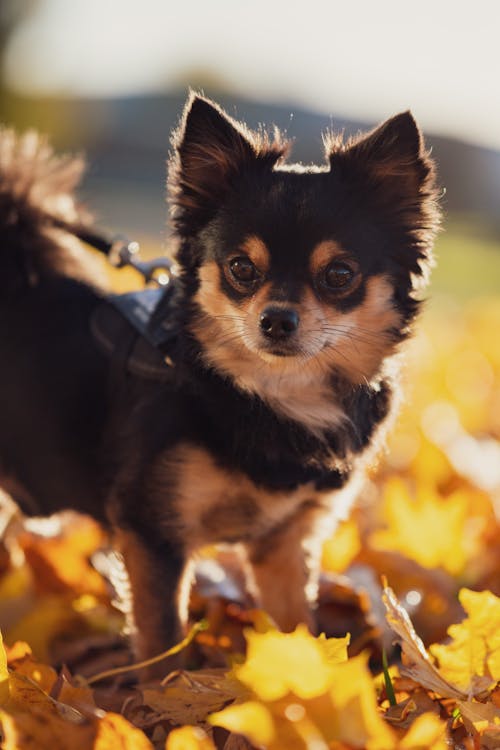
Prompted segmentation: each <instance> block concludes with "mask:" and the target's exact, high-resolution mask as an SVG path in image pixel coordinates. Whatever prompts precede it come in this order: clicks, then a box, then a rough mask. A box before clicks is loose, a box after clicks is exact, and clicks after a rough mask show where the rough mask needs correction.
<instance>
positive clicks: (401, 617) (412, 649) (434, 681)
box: [383, 586, 467, 700]
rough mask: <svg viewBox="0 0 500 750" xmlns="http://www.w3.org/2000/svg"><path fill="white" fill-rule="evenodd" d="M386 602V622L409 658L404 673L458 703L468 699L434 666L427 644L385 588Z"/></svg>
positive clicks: (395, 599)
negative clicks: (455, 699) (456, 700)
mask: <svg viewBox="0 0 500 750" xmlns="http://www.w3.org/2000/svg"><path fill="white" fill-rule="evenodd" d="M383 602H384V604H385V607H386V610H387V614H386V618H387V622H388V623H389V626H390V627H391V628H392V630H394V632H395V633H396V634H397V635H398V636H399V638H398V640H399V643H400V644H401V649H402V651H403V654H404V656H405V657H406V662H405V663H404V665H403V666H402V667H401V673H402V674H403V675H406V676H408V677H410V678H411V679H412V680H415V682H418V683H419V685H422V686H423V687H425V688H427V689H428V690H432V691H434V692H435V693H437V694H438V695H441V696H443V697H446V698H457V699H459V700H463V699H466V698H467V695H466V694H465V693H464V692H463V691H462V690H460V688H459V687H457V686H456V685H453V684H452V683H451V682H448V680H446V679H445V678H444V677H443V675H441V674H440V672H439V670H438V669H437V667H436V666H435V665H434V664H433V663H432V661H431V658H430V656H429V654H428V653H427V651H426V649H425V646H424V644H423V643H422V641H421V639H420V638H419V637H418V635H417V634H416V632H415V629H414V627H413V625H412V622H411V620H410V618H409V616H408V613H407V612H406V610H405V609H404V608H403V607H402V606H401V604H400V603H399V602H398V600H397V598H396V595H395V594H394V592H393V590H392V589H391V588H389V587H388V586H386V587H385V588H384V593H383Z"/></svg>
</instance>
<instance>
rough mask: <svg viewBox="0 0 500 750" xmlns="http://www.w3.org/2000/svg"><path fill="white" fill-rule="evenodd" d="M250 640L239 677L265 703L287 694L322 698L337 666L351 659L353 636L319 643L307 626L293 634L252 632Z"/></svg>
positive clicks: (249, 633)
mask: <svg viewBox="0 0 500 750" xmlns="http://www.w3.org/2000/svg"><path fill="white" fill-rule="evenodd" d="M246 637H247V642H248V651H247V658H246V661H245V663H244V664H242V665H241V666H240V667H235V675H236V677H237V678H238V680H240V681H241V682H243V683H244V684H245V685H246V686H247V687H249V688H251V689H252V690H253V691H254V693H255V694H256V695H258V696H259V698H261V699H263V700H276V699H278V698H282V697H283V696H285V695H286V694H287V693H294V694H295V695H297V696H298V697H300V698H310V697H312V696H315V695H321V694H323V693H324V692H325V691H326V690H327V689H328V687H329V686H330V684H331V682H332V679H333V675H334V671H333V666H334V664H335V663H336V662H338V661H344V660H346V659H347V646H348V643H349V636H346V637H345V638H337V639H328V640H326V641H325V640H322V641H318V640H317V639H316V638H314V637H313V636H312V635H311V634H310V633H309V631H308V630H307V628H306V627H305V626H304V625H299V626H298V627H297V628H296V630H295V631H294V632H293V633H280V632H279V631H278V630H270V631H268V632H267V633H256V632H253V631H251V630H249V631H248V632H247V634H246ZM332 641H336V644H335V645H336V647H335V648H334V647H333V645H332V643H331V642H332Z"/></svg>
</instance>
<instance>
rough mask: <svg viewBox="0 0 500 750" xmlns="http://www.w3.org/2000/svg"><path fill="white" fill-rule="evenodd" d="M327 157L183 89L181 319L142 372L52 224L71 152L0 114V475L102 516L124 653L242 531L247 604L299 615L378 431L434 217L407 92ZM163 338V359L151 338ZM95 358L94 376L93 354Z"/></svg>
mask: <svg viewBox="0 0 500 750" xmlns="http://www.w3.org/2000/svg"><path fill="white" fill-rule="evenodd" d="M324 143H325V157H326V159H325V164H324V165H322V166H303V165H299V164H290V163H288V162H287V156H288V153H289V150H290V144H289V143H288V142H286V141H285V140H284V139H283V138H282V137H281V135H280V134H279V133H278V132H277V131H276V132H275V133H274V135H273V136H272V137H270V136H267V135H266V134H265V133H263V132H260V133H255V132H252V131H250V130H249V129H248V128H247V127H246V126H245V125H243V124H241V123H239V122H236V121H235V120H234V119H232V118H231V117H229V116H228V115H227V114H226V113H224V112H223V111H222V110H221V109H220V108H219V107H218V106H217V105H216V104H214V103H213V102H211V101H209V100H208V99H206V98H204V97H202V96H199V95H194V94H193V95H191V96H190V98H189V100H188V102H187V104H186V108H185V111H184V114H183V116H182V120H181V124H180V126H179V128H178V130H177V131H176V132H175V134H174V136H173V156H172V159H171V162H170V165H169V195H170V205H171V211H172V226H173V230H174V233H175V235H176V238H177V242H178V248H177V253H176V262H177V264H178V269H179V272H178V277H177V280H176V282H175V294H174V295H173V302H172V304H171V305H170V307H169V310H168V315H169V316H170V324H171V325H174V328H175V331H176V335H175V338H174V340H173V343H171V344H170V345H169V351H168V352H167V353H165V356H166V359H167V361H168V363H169V364H168V366H166V368H167V370H168V374H167V376H166V377H165V378H164V379H163V380H162V382H161V383H157V382H151V381H145V380H143V379H141V378H140V377H137V376H131V375H130V373H126V372H123V373H118V374H117V373H116V368H113V367H112V363H110V360H109V358H108V357H107V356H106V355H105V353H103V351H102V350H101V348H100V346H99V345H98V342H97V341H96V339H95V337H94V336H93V334H92V331H91V325H90V321H91V319H92V316H93V315H94V312H95V310H96V308H97V307H98V306H99V305H102V304H103V301H102V300H103V292H102V291H101V290H100V288H99V284H98V283H97V277H96V275H95V274H94V273H93V272H92V269H91V261H90V260H89V258H88V256H87V255H86V254H85V250H84V248H82V246H81V245H79V243H78V242H77V240H75V238H74V237H73V236H72V234H71V232H70V231H69V230H67V229H65V226H68V227H69V226H70V225H72V224H74V225H76V224H80V225H82V224H85V223H86V222H87V224H88V223H89V222H90V218H89V217H88V216H86V215H85V214H84V212H83V210H82V208H81V207H79V205H78V204H77V203H76V200H75V198H74V188H75V186H76V184H77V182H78V179H79V175H80V172H81V166H82V165H81V163H80V161H79V160H75V159H70V158H64V157H55V156H54V155H53V153H52V152H51V150H50V148H49V147H48V145H47V144H46V143H45V142H44V141H43V140H42V139H40V138H39V137H37V136H36V135H35V134H28V135H25V136H22V137H18V136H15V135H14V134H13V133H12V132H11V131H8V130H4V131H2V133H1V135H0V171H1V182H0V236H1V245H0V361H1V367H0V412H1V415H2V425H1V430H0V486H1V487H3V489H4V490H5V491H6V492H7V493H9V494H10V495H12V497H13V498H14V499H15V500H16V502H17V503H18V504H19V506H20V507H21V509H22V510H23V512H25V513H27V514H31V515H39V514H50V513H53V512H56V511H59V510H61V509H63V508H68V507H71V508H74V509H76V510H78V511H81V512H84V513H89V514H91V515H93V516H94V517H95V518H97V519H98V520H99V521H101V522H102V523H104V524H106V525H107V526H108V527H109V528H110V529H111V532H112V535H113V537H114V544H115V546H116V548H117V550H119V551H120V552H121V554H122V556H123V560H124V564H125V568H126V571H127V574H128V590H129V593H130V613H129V617H130V624H131V627H132V629H133V639H134V644H135V650H136V655H137V657H138V658H140V659H144V658H147V657H150V656H152V655H154V654H156V653H159V652H161V651H163V650H164V649H165V648H167V647H169V646H171V645H172V644H173V643H174V642H175V641H176V640H177V639H178V638H180V637H181V634H182V630H183V626H184V624H185V620H186V612H187V599H188V593H189V584H190V575H191V574H190V570H191V565H190V564H189V561H190V560H191V559H192V556H193V553H194V552H195V551H196V550H197V549H198V548H200V547H201V546H203V545H206V544H211V543H229V544H238V545H240V548H241V549H242V550H243V551H244V559H245V561H246V563H245V567H246V568H247V575H248V581H249V587H250V589H251V590H252V591H253V593H254V596H255V598H256V601H257V603H258V604H259V605H260V606H261V607H263V608H264V609H265V610H266V611H267V612H268V613H269V614H270V615H271V616H272V618H273V619H274V620H275V622H276V623H277V625H278V626H279V627H280V628H281V629H283V630H285V631H289V630H292V629H293V628H295V626H296V625H297V624H298V623H306V624H307V625H308V626H309V627H310V628H311V629H312V630H314V617H313V606H314V600H315V596H316V593H317V580H318V566H319V554H320V550H321V541H322V539H323V538H324V537H325V536H327V535H329V534H331V533H332V531H333V530H334V528H335V524H336V522H337V521H338V519H339V518H341V517H345V515H346V514H347V513H348V511H349V507H350V505H351V503H352V501H353V498H354V497H355V495H356V493H357V491H358V489H359V484H360V477H362V475H363V470H364V469H365V467H366V465H367V463H368V462H369V461H370V460H372V459H373V457H374V453H375V451H376V450H377V449H378V447H379V445H380V442H381V435H382V434H383V431H384V425H385V424H386V423H387V419H388V416H389V414H390V413H391V411H392V404H393V401H394V393H395V392H396V391H397V367H395V363H397V360H398V356H397V355H398V352H399V350H400V349H401V344H402V342H403V341H404V340H405V339H407V338H408V336H409V334H410V332H411V328H412V324H413V322H414V320H415V317H416V314H417V312H418V309H419V306H420V296H421V295H420V289H421V288H422V286H423V284H424V282H425V280H426V278H427V272H428V268H429V266H430V263H431V254H432V244H433V240H434V236H435V233H436V229H437V226H438V220H439V210H438V200H437V199H438V194H437V188H436V184H435V169H434V165H433V162H432V161H431V159H430V157H429V155H428V153H427V151H426V149H425V146H424V143H423V139H422V136H421V133H420V131H419V128H418V127H417V125H416V123H415V120H414V119H413V117H412V115H411V114H410V113H409V112H405V113H403V114H399V115H397V116H395V117H393V118H392V119H389V120H387V121H386V122H384V123H383V124H382V125H381V126H379V127H378V128H377V129H375V130H374V131H372V132H371V133H368V134H365V135H359V136H358V137H355V138H353V139H351V140H347V141H346V142H344V141H343V139H342V138H341V137H335V136H333V135H328V136H326V137H325V139H324ZM167 355H168V356H167ZM112 370H113V376H112V377H111V371H112Z"/></svg>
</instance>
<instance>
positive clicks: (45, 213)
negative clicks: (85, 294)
mask: <svg viewBox="0 0 500 750" xmlns="http://www.w3.org/2000/svg"><path fill="white" fill-rule="evenodd" d="M83 168H84V162H83V159H82V158H80V157H73V156H71V157H70V156H56V155H55V154H54V152H53V150H52V148H51V146H50V145H49V143H48V142H47V140H46V138H44V137H43V136H40V135H39V134H38V133H36V132H34V131H29V132H27V133H24V134H23V135H18V134H16V133H15V132H14V131H13V130H11V129H8V128H2V127H0V294H2V292H3V293H5V292H6V291H7V292H8V291H9V290H11V291H16V290H18V289H19V288H20V287H21V286H25V285H36V284H37V283H38V282H39V281H40V280H42V279H43V278H46V277H47V276H54V275H60V274H64V275H71V276H74V277H76V278H80V279H84V280H87V281H89V280H91V281H96V280H98V279H97V277H96V275H95V271H94V269H92V270H91V268H90V267H91V266H92V265H93V263H92V259H91V256H90V254H88V253H86V252H85V250H84V249H83V247H82V245H81V244H80V243H79V242H78V240H76V239H75V237H74V236H73V235H72V234H71V232H70V231H68V229H69V228H70V227H71V226H81V225H87V224H89V223H90V221H91V217H90V215H89V214H87V213H86V211H85V210H84V209H82V208H81V207H80V206H79V205H78V204H77V202H76V199H75V196H74V191H75V188H76V186H77V185H78V183H79V182H80V179H81V176H82V172H83ZM89 265H90V267H89ZM98 276H100V274H98Z"/></svg>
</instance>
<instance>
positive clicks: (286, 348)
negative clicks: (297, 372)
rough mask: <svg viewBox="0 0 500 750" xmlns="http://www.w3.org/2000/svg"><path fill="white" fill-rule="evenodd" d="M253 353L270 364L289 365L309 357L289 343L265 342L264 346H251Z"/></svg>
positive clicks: (301, 361)
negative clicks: (271, 343) (272, 343)
mask: <svg viewBox="0 0 500 750" xmlns="http://www.w3.org/2000/svg"><path fill="white" fill-rule="evenodd" d="M252 352H253V354H256V355H257V356H258V357H259V358H260V359H261V360H263V361H264V362H267V363H268V364H271V365H277V366H279V365H280V364H282V365H284V364H285V363H286V365H287V366H290V365H292V366H293V364H294V363H297V364H300V363H303V362H304V361H306V360H307V359H309V356H308V354H307V352H304V351H303V350H302V349H299V348H298V347H296V346H293V345H289V344H281V345H278V344H274V345H270V344H266V345H264V346H256V347H252Z"/></svg>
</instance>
